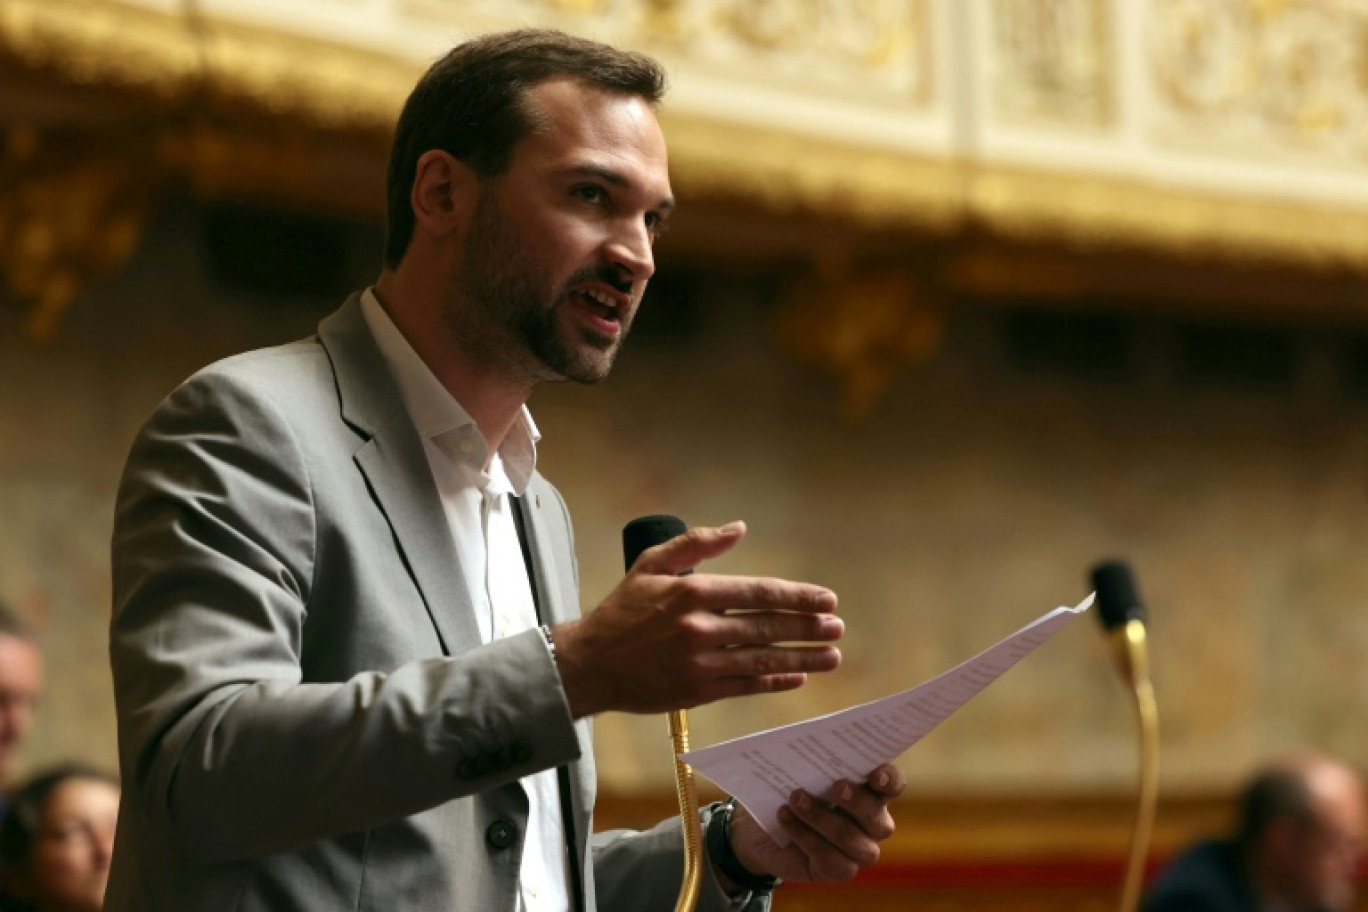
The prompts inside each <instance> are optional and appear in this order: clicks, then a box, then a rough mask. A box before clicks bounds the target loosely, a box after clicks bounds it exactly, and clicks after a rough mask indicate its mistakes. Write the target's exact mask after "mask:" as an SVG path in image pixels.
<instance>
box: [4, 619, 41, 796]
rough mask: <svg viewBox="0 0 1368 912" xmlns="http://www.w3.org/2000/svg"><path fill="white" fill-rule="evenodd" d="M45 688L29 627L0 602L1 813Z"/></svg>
mask: <svg viewBox="0 0 1368 912" xmlns="http://www.w3.org/2000/svg"><path fill="white" fill-rule="evenodd" d="M42 686H43V658H42V656H41V655H40V654H39V652H38V647H37V645H36V644H35V643H34V642H33V635H32V634H31V633H30V632H29V629H28V626H27V625H25V624H24V622H23V621H22V620H20V619H19V616H18V615H17V614H15V613H14V612H13V611H12V610H10V608H9V607H8V606H7V605H5V604H4V603H3V602H0V810H3V809H4V804H5V802H4V790H5V789H7V788H8V787H9V785H10V783H11V781H12V779H13V770H12V764H13V762H14V755H15V752H16V751H18V749H19V745H21V744H22V743H23V741H24V738H25V737H26V736H27V735H28V731H29V727H30V726H31V725H32V724H33V707H34V704H35V703H37V702H38V694H39V692H40V691H41V690H42Z"/></svg>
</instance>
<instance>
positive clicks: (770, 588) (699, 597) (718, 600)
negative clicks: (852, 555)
mask: <svg viewBox="0 0 1368 912" xmlns="http://www.w3.org/2000/svg"><path fill="white" fill-rule="evenodd" d="M679 582H680V584H681V586H682V587H683V589H684V590H685V591H687V593H688V598H689V599H690V601H691V604H692V606H693V607H696V608H705V609H708V610H710V611H718V612H721V611H729V610H730V611H792V612H798V613H802V614H830V613H831V612H833V611H835V610H836V593H834V592H832V591H831V590H830V589H828V588H826V587H825V586H817V585H814V584H812V583H799V582H794V581H792V580H784V579H777V578H775V577H767V576H722V575H718V574H710V573H701V574H699V575H697V576H688V577H684V578H683V579H681V580H680V581H679Z"/></svg>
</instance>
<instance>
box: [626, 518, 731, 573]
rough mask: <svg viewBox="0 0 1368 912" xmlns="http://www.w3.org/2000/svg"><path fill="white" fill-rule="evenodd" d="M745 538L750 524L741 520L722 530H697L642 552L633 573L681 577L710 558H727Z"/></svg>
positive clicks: (709, 528)
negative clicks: (724, 556)
mask: <svg viewBox="0 0 1368 912" xmlns="http://www.w3.org/2000/svg"><path fill="white" fill-rule="evenodd" d="M745 537H746V524H745V523H744V522H741V521H740V520H737V521H736V522H730V523H727V524H726V525H725V526H718V527H712V526H694V527H693V528H692V529H690V530H689V531H687V532H685V533H684V534H683V535H679V536H676V537H675V538H672V539H670V540H669V541H666V542H662V543H660V544H658V545H656V546H654V547H651V548H647V549H646V550H645V551H643V552H641V554H640V556H639V557H637V559H636V563H634V564H633V565H632V572H634V573H654V574H661V575H663V576H678V575H679V574H681V573H686V572H688V571H690V570H692V569H693V568H694V567H696V566H698V565H699V564H701V563H702V562H703V561H705V560H708V559H709V558H714V557H717V556H719V555H722V554H726V553H727V552H728V551H730V550H731V549H732V548H735V547H736V546H737V544H739V543H740V541H741V539H743V538H745Z"/></svg>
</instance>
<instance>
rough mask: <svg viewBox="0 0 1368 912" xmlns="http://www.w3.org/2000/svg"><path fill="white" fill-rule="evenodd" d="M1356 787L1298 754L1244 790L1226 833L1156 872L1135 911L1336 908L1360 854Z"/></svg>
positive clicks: (1345, 898) (1323, 760) (1348, 895)
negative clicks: (1231, 830) (1229, 832)
mask: <svg viewBox="0 0 1368 912" xmlns="http://www.w3.org/2000/svg"><path fill="white" fill-rule="evenodd" d="M1364 814H1365V808H1364V793H1363V781H1362V779H1361V778H1360V777H1359V775H1358V773H1356V772H1355V771H1354V770H1353V769H1351V768H1350V767H1349V766H1348V765H1346V764H1345V763H1343V762H1341V761H1339V760H1337V759H1334V758H1332V757H1327V756H1325V755H1323V754H1318V753H1313V752H1310V751H1303V752H1299V753H1296V754H1292V755H1289V756H1286V757H1282V758H1280V759H1278V760H1275V761H1273V762H1271V763H1269V764H1268V765H1267V766H1265V767H1264V768H1263V769H1262V770H1261V771H1260V772H1258V773H1257V774H1256V775H1255V776H1254V778H1253V779H1252V780H1250V782H1249V783H1248V784H1247V785H1246V786H1245V788H1244V790H1243V792H1242V794H1241V798H1240V803H1239V811H1238V820H1237V823H1236V830H1235V833H1234V834H1233V836H1232V837H1231V838H1229V839H1225V840H1208V841H1205V842H1201V843H1198V844H1197V845H1194V846H1193V847H1191V848H1190V849H1188V850H1187V851H1186V852H1184V853H1183V854H1182V855H1180V856H1179V857H1178V858H1177V859H1176V860H1175V861H1174V862H1173V864H1172V865H1170V866H1169V867H1168V868H1166V869H1165V870H1163V871H1162V872H1160V874H1159V876H1158V877H1157V878H1156V880H1155V881H1154V883H1153V884H1152V885H1151V887H1150V889H1149V891H1148V893H1147V894H1146V896H1145V899H1144V901H1143V903H1142V905H1141V909H1142V912H1345V910H1348V909H1351V908H1353V904H1354V896H1355V892H1356V879H1357V874H1358V866H1359V862H1360V861H1361V859H1362V857H1363V826H1364Z"/></svg>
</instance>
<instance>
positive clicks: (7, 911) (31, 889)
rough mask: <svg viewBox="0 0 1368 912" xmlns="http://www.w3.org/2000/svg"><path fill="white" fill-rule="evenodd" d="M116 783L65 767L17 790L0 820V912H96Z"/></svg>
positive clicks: (98, 773) (97, 774) (110, 844)
mask: <svg viewBox="0 0 1368 912" xmlns="http://www.w3.org/2000/svg"><path fill="white" fill-rule="evenodd" d="M118 814H119V781H118V779H117V778H116V777H115V776H113V775H111V774H109V773H106V772H103V771H101V770H98V769H95V768H93V767H87V766H82V765H78V764H69V765H64V766H59V767H54V768H52V769H48V770H46V771H44V772H41V773H38V774H37V775H35V776H33V777H32V778H31V779H29V780H27V781H26V782H25V783H24V784H23V785H22V786H20V787H19V788H18V789H16V790H15V791H14V793H13V795H12V796H11V798H10V805H9V808H8V809H7V810H6V812H5V816H4V819H3V821H0V912H99V910H100V908H101V907H102V906H103V905H104V895H105V885H106V883H107V882H108V880H109V859H110V856H111V854H112V853H113V848H114V826H115V822H116V820H117V818H118Z"/></svg>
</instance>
